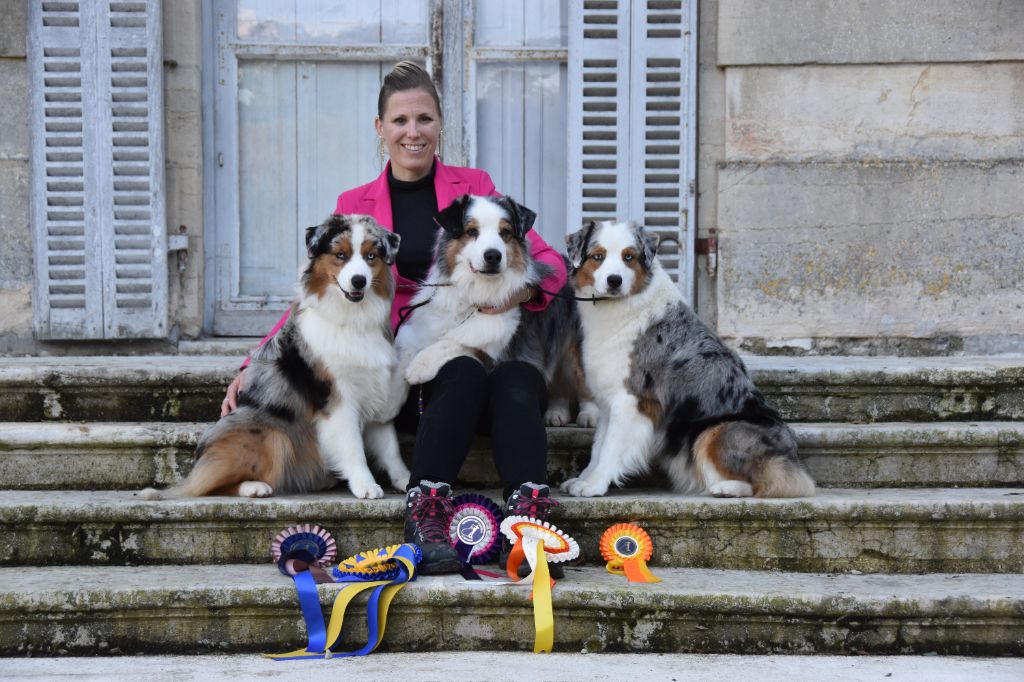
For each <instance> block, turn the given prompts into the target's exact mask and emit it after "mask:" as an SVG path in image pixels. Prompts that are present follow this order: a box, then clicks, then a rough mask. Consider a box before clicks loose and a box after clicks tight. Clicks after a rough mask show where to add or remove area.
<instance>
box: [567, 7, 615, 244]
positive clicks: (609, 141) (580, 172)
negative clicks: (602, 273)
mask: <svg viewBox="0 0 1024 682" xmlns="http://www.w3.org/2000/svg"><path fill="white" fill-rule="evenodd" d="M629 8H630V2H629V0H618V1H617V0H587V1H585V2H573V3H571V4H570V8H569V65H568V78H569V80H568V82H569V96H568V104H567V108H566V112H567V116H568V118H569V149H568V156H567V158H568V161H569V163H568V170H569V184H568V191H569V205H568V211H567V220H568V223H569V231H570V232H575V231H576V230H577V229H578V228H579V226H580V225H581V224H582V223H583V221H584V220H612V219H614V218H617V217H620V216H626V215H628V214H629V202H628V190H629V185H628V183H627V178H626V170H627V169H628V168H629V140H628V134H629V127H628V126H629V71H630V67H629Z"/></svg>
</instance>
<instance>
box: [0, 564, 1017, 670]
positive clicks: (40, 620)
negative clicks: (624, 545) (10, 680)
mask: <svg viewBox="0 0 1024 682" xmlns="http://www.w3.org/2000/svg"><path fill="white" fill-rule="evenodd" d="M655 572H656V573H657V574H658V575H659V576H660V577H661V578H662V579H663V582H661V583H657V584H630V583H627V582H626V580H625V579H624V578H623V577H620V576H613V575H611V574H609V573H607V572H606V571H605V570H604V569H603V568H602V567H584V568H572V567H570V568H569V569H568V570H567V571H566V578H565V580H562V581H559V582H558V584H557V585H556V586H555V588H554V592H553V605H554V614H555V651H557V652H578V651H589V652H616V651H621V652H630V651H632V652H643V653H647V654H652V653H658V652H671V653H681V652H695V651H696V652H704V653H744V654H766V653H777V652H787V653H804V654H808V653H819V654H822V653H878V654H880V653H893V654H895V653H901V654H908V653H926V652H927V653H937V654H968V655H986V656H1021V655H1024V576H1022V575H1009V574H1008V575H973V574H956V575H951V574H932V575H824V574H807V573H800V574H798V573H773V572H765V571H754V572H745V571H723V570H710V569H670V568H661V569H655ZM338 589H339V586H338V585H322V586H320V598H321V603H322V605H323V606H324V607H325V608H328V607H329V604H330V601H331V599H332V598H333V595H334V593H335V592H336V591H337V590H338ZM364 604H365V598H362V597H360V598H358V599H357V601H356V602H355V603H354V605H353V606H351V607H350V608H349V610H348V617H347V619H346V627H345V630H344V633H345V634H344V640H343V642H344V643H343V647H344V648H343V649H342V650H349V649H354V648H357V647H359V646H361V644H362V643H364V642H365V641H366V629H365V607H364V606H363V605H364ZM361 620H362V621H364V622H362V623H361V622H360V621H361ZM304 644H305V641H304V626H303V625H302V620H301V617H300V612H299V606H298V602H297V599H296V595H295V588H294V587H293V586H292V584H291V581H290V580H288V579H287V578H285V577H283V576H282V575H281V574H280V573H278V571H277V569H276V568H275V567H274V566H273V565H271V564H264V565H227V566H189V567H182V566H155V567H83V566H76V567H49V568H48V567H38V568H33V569H31V570H26V569H24V568H4V569H0V655H4V656H13V655H20V656H24V655H27V654H31V655H53V654H64V653H68V654H92V655H95V654H109V653H112V652H114V651H115V650H116V652H119V653H122V654H135V653H148V654H154V653H176V654H188V653H204V652H221V653H225V652H243V651H251V652H284V651H288V650H291V649H293V648H296V647H298V646H302V645H304ZM532 644H533V614H532V602H531V601H530V599H529V589H528V588H526V587H509V586H502V585H494V584H486V583H479V582H472V581H464V580H463V579H462V578H460V577H458V576H434V577H431V576H426V577H422V578H420V579H418V580H417V581H416V582H414V583H412V584H411V585H409V586H408V587H406V588H404V589H403V590H402V591H401V592H399V593H398V595H397V597H396V598H395V600H394V603H393V605H392V607H391V611H390V613H389V615H388V621H387V631H386V634H385V636H384V639H383V643H382V644H381V648H380V650H381V651H383V652H387V651H453V650H454V651H480V650H485V651H509V650H520V651H521V650H529V649H530V648H532ZM335 664H336V665H341V664H343V663H340V662H335ZM280 665H281V666H283V668H282V669H284V670H286V669H287V668H286V667H284V666H287V665H292V666H297V665H303V664H302V663H295V662H292V663H284V662H282V663H281V664H280Z"/></svg>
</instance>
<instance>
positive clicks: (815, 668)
mask: <svg viewBox="0 0 1024 682" xmlns="http://www.w3.org/2000/svg"><path fill="white" fill-rule="evenodd" d="M339 665H347V666H349V668H355V669H356V670H355V671H354V672H356V673H357V674H358V676H359V678H360V679H365V680H384V679H394V677H395V671H396V670H400V671H402V672H401V674H402V676H403V677H405V678H406V679H410V680H436V679H440V678H441V676H442V675H444V674H445V673H446V671H458V675H459V677H461V678H462V679H467V680H494V679H499V677H497V676H496V675H501V676H502V677H500V679H509V680H511V679H529V680H530V681H531V682H567V681H568V682H572V681H574V680H575V681H579V682H621V681H622V680H675V679H682V680H687V681H689V682H699V681H703V682H709V681H712V680H721V679H724V678H726V677H733V676H735V674H736V670H737V669H742V668H746V669H749V670H756V671H757V680H758V682H794V680H828V682H863V681H864V680H875V679H877V680H887V681H889V680H910V681H913V680H928V681H929V682H962V680H984V681H985V682H1020V681H1021V680H1022V679H1024V660H1021V659H1017V658H994V657H972V658H968V657H964V656H938V655H935V654H931V653H928V654H921V655H917V656H899V655H896V656H863V655H862V656H807V655H794V654H790V655H771V654H769V655H760V656H758V655H746V656H743V655H737V654H677V653H660V654H657V655H650V654H642V653H641V654H637V653H633V654H623V653H620V654H602V653H587V654H586V655H580V652H571V653H549V654H545V655H544V656H543V658H538V657H537V656H536V655H534V654H533V653H532V652H528V651H442V652H437V651H432V652H430V653H394V652H392V653H382V652H380V651H377V652H374V654H373V655H372V656H369V657H366V658H360V659H358V661H354V660H351V659H350V660H347V661H346V662H344V663H343V662H340V661H338V660H336V659H335V660H329V661H302V662H301V663H294V662H291V663H289V662H281V661H273V660H270V659H267V658H264V657H262V656H258V655H256V654H208V655H205V656H196V655H193V656H173V655H165V656H120V657H110V656H103V657H87V656H79V657H71V656H61V657H55V658H39V657H35V658H22V659H17V658H8V659H7V660H5V661H4V679H5V680H7V681H8V682H15V681H18V682H20V681H22V680H25V681H29V680H31V681H32V682H38V681H39V680H47V681H49V680H73V681H74V682H109V681H110V680H111V679H145V680H146V681H147V682H179V681H180V680H208V679H229V680H231V681H232V682H248V681H252V682H260V681H261V680H266V679H268V678H272V679H275V680H278V682H309V680H310V679H311V678H319V677H322V676H327V675H338V666H339ZM499 670H500V671H502V673H496V672H495V671H499ZM345 671H346V672H350V671H349V670H348V669H347V668H346V669H345ZM311 673H312V674H311Z"/></svg>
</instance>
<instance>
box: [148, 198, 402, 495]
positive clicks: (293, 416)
mask: <svg viewBox="0 0 1024 682" xmlns="http://www.w3.org/2000/svg"><path fill="white" fill-rule="evenodd" d="M399 242H400V238H399V236H398V235H396V234H394V233H392V232H389V231H387V230H385V229H384V228H382V227H381V226H380V225H378V224H377V223H376V222H375V221H374V220H373V218H371V217H370V216H365V215H333V216H330V217H328V218H327V220H326V221H324V223H323V224H321V225H317V226H313V227H310V228H308V229H307V230H306V249H307V252H308V257H309V259H308V262H307V264H306V266H305V269H304V270H303V272H302V274H301V276H300V280H299V298H298V300H297V301H296V302H295V303H294V304H293V306H292V310H291V315H290V316H289V318H288V320H287V322H285V324H284V326H283V327H282V328H281V330H280V331H279V332H278V333H277V334H276V335H274V337H273V338H271V339H270V341H268V342H267V343H266V344H265V345H263V346H262V347H261V348H259V349H258V350H257V351H256V352H255V353H254V354H253V357H252V363H251V364H250V366H249V368H248V370H246V377H247V379H246V383H247V386H246V388H245V390H244V391H243V392H241V393H240V394H239V397H238V409H236V410H235V411H233V412H231V413H230V414H228V415H227V416H225V417H223V418H222V419H221V420H220V421H218V422H217V423H216V424H215V425H214V426H213V427H211V428H210V430H209V431H207V432H206V433H205V434H204V435H203V437H202V438H201V439H200V441H199V443H198V446H197V448H196V456H197V460H196V464H195V467H194V468H193V469H192V472H191V473H190V474H189V476H188V477H187V478H186V479H185V480H184V481H183V482H182V483H180V484H179V485H177V486H175V487H173V488H171V489H169V490H167V491H156V490H153V489H152V488H150V489H147V490H145V491H143V492H142V495H143V497H145V498H147V499H160V498H162V497H199V496H203V495H212V494H222V495H238V496H240V497H267V496H269V495H272V494H273V493H275V492H277V493H303V492H310V491H314V490H323V489H326V488H330V487H332V486H334V485H335V483H336V482H337V479H345V480H346V481H347V482H348V487H349V490H351V492H352V494H353V495H355V496H356V497H358V498H364V499H367V498H378V497H382V496H383V494H384V492H383V490H382V489H381V487H380V486H379V485H377V483H376V481H375V480H374V477H373V474H372V473H371V472H370V469H369V467H368V466H367V461H366V453H365V451H364V445H365V447H366V448H367V449H369V450H370V451H371V453H373V454H374V455H376V457H377V459H378V462H379V463H380V464H381V465H382V467H383V469H384V471H385V472H386V474H387V475H388V477H389V478H390V480H391V484H392V485H393V486H394V487H395V489H396V490H400V491H403V492H404V491H405V486H406V484H407V482H408V480H409V470H408V469H407V468H406V466H405V463H404V462H403V461H402V458H401V455H400V453H399V449H398V438H397V436H396V434H395V429H394V426H393V425H392V424H391V421H390V419H389V418H386V412H387V407H388V404H389V399H388V390H389V389H390V386H391V383H392V374H393V372H394V369H395V365H396V357H395V350H394V346H393V344H392V338H391V336H392V335H391V324H390V311H391V301H392V298H393V297H394V289H395V284H394V279H393V277H392V274H391V264H392V263H394V262H395V256H396V254H397V252H398V246H399Z"/></svg>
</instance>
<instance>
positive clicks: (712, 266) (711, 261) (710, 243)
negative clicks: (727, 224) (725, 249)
mask: <svg viewBox="0 0 1024 682" xmlns="http://www.w3.org/2000/svg"><path fill="white" fill-rule="evenodd" d="M694 253H696V254H697V255H698V256H707V257H708V260H707V267H706V270H707V273H708V277H714V276H715V275H717V274H718V228H715V227H711V228H708V236H707V237H704V238H698V239H697V240H696V244H694Z"/></svg>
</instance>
